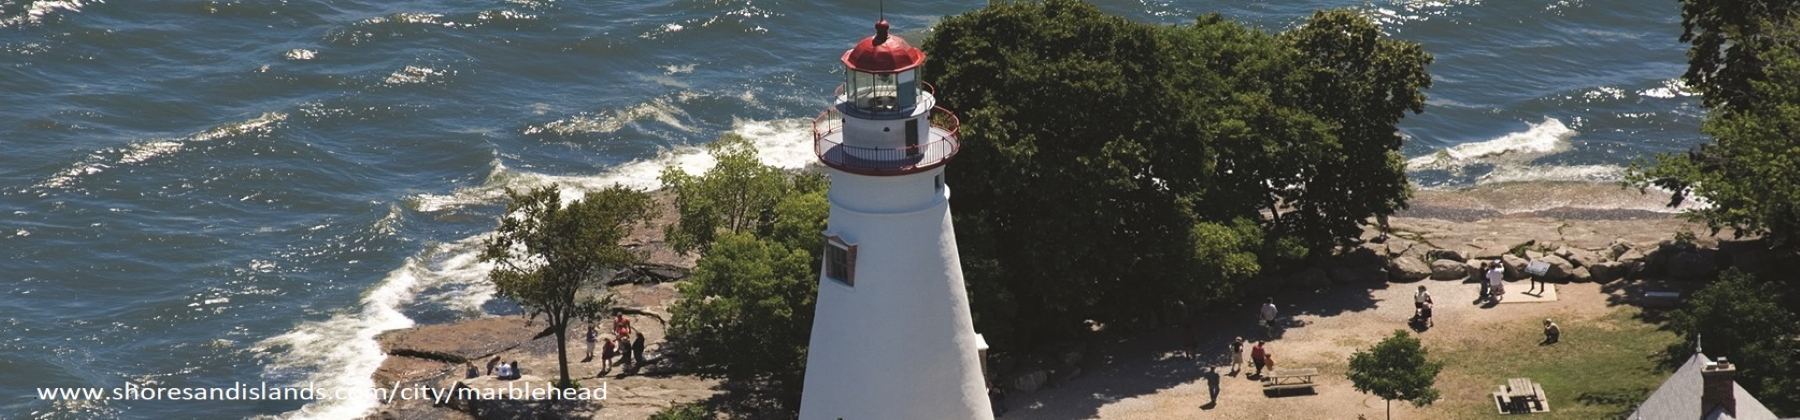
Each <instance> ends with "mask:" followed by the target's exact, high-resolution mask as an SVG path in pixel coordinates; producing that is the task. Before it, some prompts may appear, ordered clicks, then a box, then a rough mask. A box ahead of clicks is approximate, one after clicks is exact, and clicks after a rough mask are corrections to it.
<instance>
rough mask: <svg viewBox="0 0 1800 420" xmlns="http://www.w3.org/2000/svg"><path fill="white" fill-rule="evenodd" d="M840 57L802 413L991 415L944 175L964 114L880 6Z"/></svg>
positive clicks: (827, 137)
mask: <svg viewBox="0 0 1800 420" xmlns="http://www.w3.org/2000/svg"><path fill="white" fill-rule="evenodd" d="M843 63H844V76H845V80H844V85H843V86H842V87H840V88H839V90H838V92H837V103H836V105H835V106H833V107H832V108H831V109H830V110H827V111H825V113H824V114H822V115H820V116H819V118H818V119H817V120H814V121H813V135H814V137H813V151H814V153H816V154H818V156H819V161H820V162H822V163H824V164H825V166H826V167H828V168H829V169H828V172H829V176H830V177H831V190H830V192H829V194H828V197H829V198H830V201H831V215H830V221H829V222H828V223H827V227H826V230H825V237H826V245H825V252H824V255H825V262H824V267H822V268H823V269H822V270H820V276H819V297H818V308H817V312H816V313H815V315H814V317H813V330H812V331H813V332H812V343H811V345H810V347H809V348H808V350H807V356H806V382H805V384H804V387H805V388H804V391H803V392H802V394H801V400H800V418H801V419H802V420H815V419H817V420H838V419H844V420H878V419H895V420H916V419H943V420H951V419H954V420H961V419H991V418H993V413H992V412H991V411H990V408H989V406H988V398H987V389H986V386H985V382H984V381H983V378H982V372H981V360H980V358H979V356H978V353H977V346H978V345H979V343H980V338H979V337H977V336H976V335H975V327H974V324H973V323H972V322H971V318H970V316H969V298H968V295H967V293H966V292H965V291H964V288H963V276H962V262H961V261H960V260H959V259H958V258H957V252H956V232H955V231H954V230H953V229H952V228H951V225H950V204H949V199H950V188H949V187H947V186H945V185H944V165H945V164H948V163H949V162H950V159H951V158H952V157H955V156H956V151H957V149H958V148H959V147H960V146H961V144H960V143H958V141H957V137H956V129H957V125H958V122H957V119H956V115H955V114H952V113H950V111H948V110H945V109H943V108H938V107H937V106H936V99H935V98H934V97H933V96H932V93H933V92H932V87H931V85H929V84H926V83H925V82H923V81H921V80H920V79H919V73H920V71H921V70H923V69H924V64H925V54H924V52H921V51H919V49H918V48H914V47H913V46H912V45H910V44H907V42H906V40H905V39H901V38H900V37H898V36H893V35H889V34H888V23H887V21H885V20H884V21H880V22H877V23H876V24H875V35H874V36H870V37H868V38H865V39H863V40H862V42H859V43H857V44H856V47H855V48H852V49H850V50H849V51H846V52H845V53H844V56H843Z"/></svg>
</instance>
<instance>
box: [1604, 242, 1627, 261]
mask: <svg viewBox="0 0 1800 420" xmlns="http://www.w3.org/2000/svg"><path fill="white" fill-rule="evenodd" d="M1630 250H1631V243H1629V242H1625V240H1624V239H1613V240H1612V243H1611V244H1609V245H1607V246H1606V250H1605V251H1604V252H1605V255H1604V256H1605V257H1606V259H1608V260H1613V261H1618V260H1619V256H1622V255H1625V252H1626V251H1630Z"/></svg>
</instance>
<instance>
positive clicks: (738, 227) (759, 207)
mask: <svg viewBox="0 0 1800 420" xmlns="http://www.w3.org/2000/svg"><path fill="white" fill-rule="evenodd" d="M706 149H707V152H708V153H709V154H711V155H712V157H713V159H714V160H715V161H717V164H716V165H714V166H713V167H712V169H708V170H707V171H706V173H704V174H701V175H699V176H694V175H689V174H688V173H687V172H685V171H682V170H681V168H678V167H674V166H670V167H668V168H666V169H663V172H662V176H661V180H662V186H663V191H667V192H669V193H672V194H674V195H675V208H676V210H677V211H678V212H679V213H680V219H681V220H680V222H679V223H675V224H671V225H669V226H667V227H665V228H664V230H663V233H664V237H665V238H667V241H668V243H669V247H670V248H673V249H674V250H675V251H676V252H682V253H688V252H694V251H699V252H702V253H704V252H706V249H707V247H709V246H711V245H712V242H713V238H715V237H717V236H718V235H719V234H720V233H725V232H731V233H741V232H751V233H755V232H756V229H758V228H761V227H765V226H767V225H769V224H771V223H773V220H770V216H771V215H770V214H769V213H768V211H769V210H770V209H772V208H773V207H774V205H775V202H776V201H778V200H780V199H781V197H782V195H783V194H785V193H786V192H787V190H788V189H789V188H790V187H791V186H792V184H791V182H790V181H789V179H788V176H787V174H786V173H783V172H782V170H781V168H777V167H773V166H769V165H764V164H762V162H761V161H760V160H758V159H757V157H756V148H755V147H754V146H753V145H751V144H750V141H749V140H748V139H745V138H743V137H742V136H738V135H733V134H727V135H725V136H723V137H722V138H720V139H719V141H716V142H712V143H710V144H707V145H706Z"/></svg>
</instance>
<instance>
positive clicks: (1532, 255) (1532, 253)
mask: <svg viewBox="0 0 1800 420" xmlns="http://www.w3.org/2000/svg"><path fill="white" fill-rule="evenodd" d="M1525 259H1528V260H1541V259H1544V252H1543V251H1538V250H1535V249H1527V250H1525Z"/></svg>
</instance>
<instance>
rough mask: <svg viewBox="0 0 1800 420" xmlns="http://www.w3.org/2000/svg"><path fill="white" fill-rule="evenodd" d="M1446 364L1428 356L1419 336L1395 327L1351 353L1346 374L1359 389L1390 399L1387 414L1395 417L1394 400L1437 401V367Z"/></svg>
mask: <svg viewBox="0 0 1800 420" xmlns="http://www.w3.org/2000/svg"><path fill="white" fill-rule="evenodd" d="M1443 368H1444V365H1443V363H1438V362H1433V361H1431V360H1429V359H1427V358H1426V351H1425V347H1424V346H1422V345H1420V344H1419V339H1417V338H1413V336H1412V335H1410V334H1407V333H1406V331H1405V330H1394V335H1393V336H1390V337H1388V338H1387V339H1384V340H1381V342H1380V343H1376V344H1375V346H1374V347H1370V348H1369V349H1368V350H1367V351H1363V350H1358V351H1357V352H1356V353H1355V354H1351V355H1350V367H1349V371H1348V373H1346V375H1348V376H1349V377H1350V383H1351V384H1352V385H1353V386H1355V387H1356V390H1357V391H1360V392H1365V393H1369V394H1374V395H1375V396H1377V397H1381V398H1382V399H1384V400H1387V401H1388V405H1389V412H1388V417H1389V418H1392V417H1393V411H1392V405H1393V401H1394V400H1401V401H1406V402H1410V403H1412V404H1413V406H1416V407H1422V406H1424V405H1426V404H1431V403H1432V402H1433V401H1437V399H1438V391H1437V388H1435V387H1433V384H1434V383H1436V382H1437V374H1438V371H1440V370H1443Z"/></svg>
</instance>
